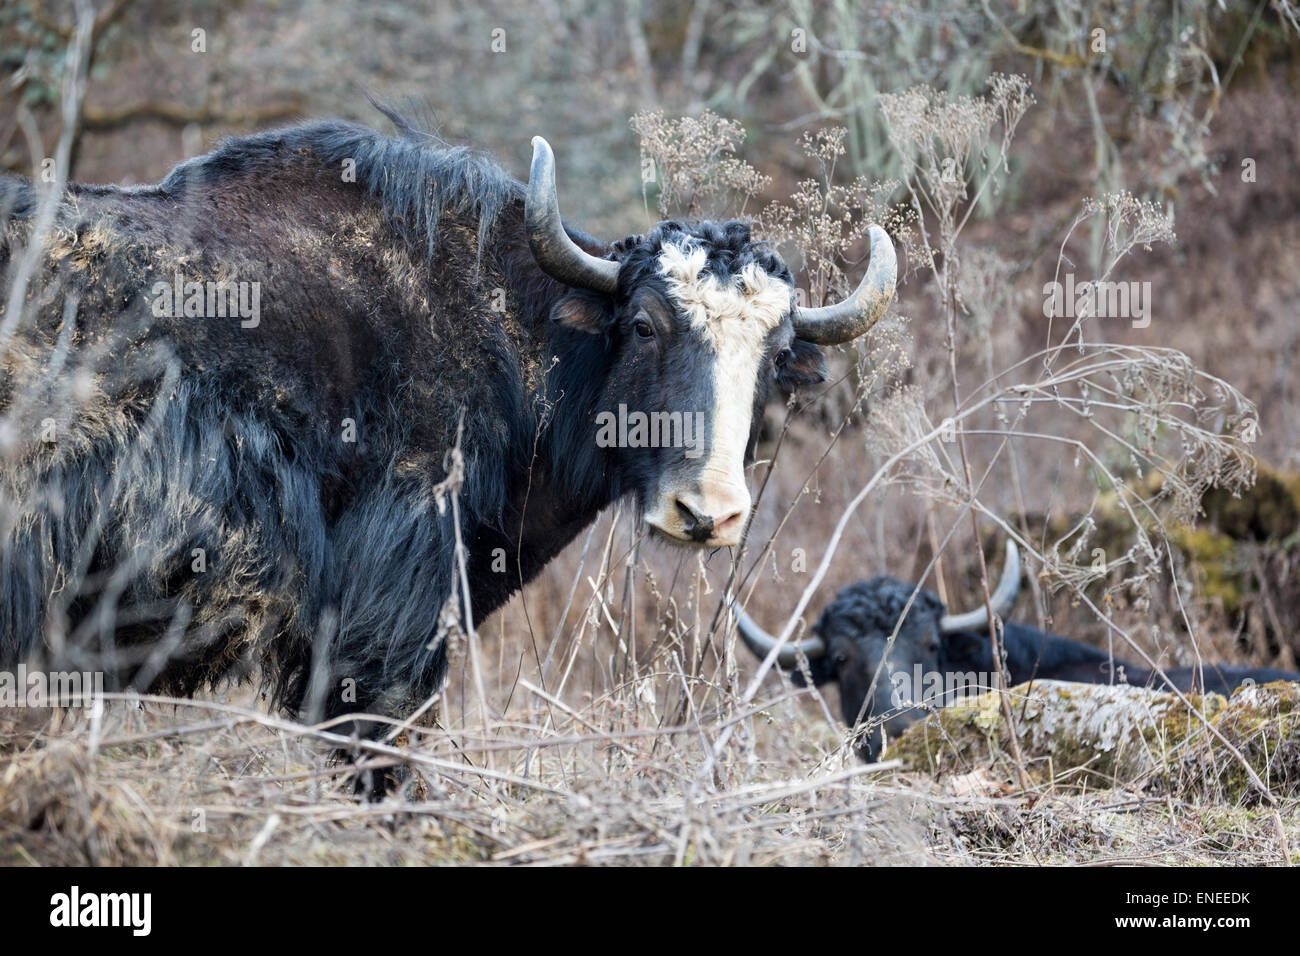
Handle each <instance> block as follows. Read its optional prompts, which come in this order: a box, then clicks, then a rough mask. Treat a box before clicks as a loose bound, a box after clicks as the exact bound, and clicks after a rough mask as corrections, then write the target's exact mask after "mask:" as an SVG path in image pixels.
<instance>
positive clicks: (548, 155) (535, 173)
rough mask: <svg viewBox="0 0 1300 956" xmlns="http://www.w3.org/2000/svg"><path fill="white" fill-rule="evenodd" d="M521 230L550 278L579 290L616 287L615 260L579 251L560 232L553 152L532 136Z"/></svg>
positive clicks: (611, 288) (602, 289)
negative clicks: (525, 233) (531, 158)
mask: <svg viewBox="0 0 1300 956" xmlns="http://www.w3.org/2000/svg"><path fill="white" fill-rule="evenodd" d="M524 229H525V231H527V233H528V248H529V249H531V250H532V253H533V258H534V259H536V260H537V264H538V265H539V266H541V267H542V271H543V272H545V273H546V274H547V275H548V276H550V277H551V278H552V279H558V280H559V281H560V282H563V283H564V284H565V285H571V286H576V287H578V288H580V289H594V290H595V291H597V292H607V293H608V292H613V291H614V290H615V289H616V288H618V263H617V262H612V261H610V260H609V259H598V258H596V257H595V256H593V255H591V254H590V253H587V252H583V251H582V250H581V249H579V248H578V245H577V243H575V242H574V241H573V240H572V239H570V238H569V234H568V233H567V232H565V231H564V223H563V222H561V221H560V200H559V197H558V196H556V194H555V154H554V153H553V152H551V144H550V143H548V142H547V141H546V140H544V139H542V138H541V137H540V136H534V137H533V165H532V167H531V168H530V169H529V171H528V193H527V195H526V197H525V198H524Z"/></svg>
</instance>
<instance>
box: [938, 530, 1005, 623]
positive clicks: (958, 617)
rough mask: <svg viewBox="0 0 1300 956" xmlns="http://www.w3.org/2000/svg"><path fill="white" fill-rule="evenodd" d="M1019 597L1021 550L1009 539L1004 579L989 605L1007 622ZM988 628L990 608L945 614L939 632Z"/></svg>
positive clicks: (991, 597)
mask: <svg viewBox="0 0 1300 956" xmlns="http://www.w3.org/2000/svg"><path fill="white" fill-rule="evenodd" d="M1019 596H1020V549H1019V548H1017V547H1016V543H1015V542H1014V541H1012V540H1011V539H1010V538H1008V539H1007V559H1006V562H1005V563H1004V564H1003V565H1002V577H1001V578H999V579H998V587H997V590H996V591H994V592H993V594H992V595H991V596H990V599H989V604H991V605H992V606H993V613H994V614H996V615H997V616H998V617H1000V618H1002V619H1003V620H1006V619H1007V617H1008V616H1009V615H1010V614H1011V611H1012V609H1013V608H1014V607H1015V606H1016V598H1018V597H1019ZM988 626H989V611H988V607H980V608H976V609H975V610H974V611H967V612H966V613H965V614H945V615H944V616H943V617H941V618H939V630H940V631H941V632H943V633H945V634H946V633H948V632H949V631H975V630H980V629H982V628H987V627H988Z"/></svg>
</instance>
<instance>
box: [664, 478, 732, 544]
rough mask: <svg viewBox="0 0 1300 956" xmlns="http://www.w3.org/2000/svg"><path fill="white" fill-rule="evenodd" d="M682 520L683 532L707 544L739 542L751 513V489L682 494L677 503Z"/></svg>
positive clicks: (688, 536)
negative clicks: (746, 516)
mask: <svg viewBox="0 0 1300 956" xmlns="http://www.w3.org/2000/svg"><path fill="white" fill-rule="evenodd" d="M673 503H674V504H675V505H676V506H677V514H678V515H679V516H680V518H681V522H682V525H681V527H682V534H683V535H684V536H685V537H687V538H690V539H691V540H692V541H696V542H699V543H700V544H703V543H705V542H707V541H710V540H711V539H712V540H716V541H717V543H719V544H736V543H737V542H739V541H740V531H741V528H742V527H743V525H744V523H745V515H746V514H748V512H749V492H748V491H746V492H744V494H743V495H741V494H740V493H739V492H737V491H734V490H732V489H727V490H726V491H725V492H721V493H714V494H712V495H679V496H678V497H677V499H676V500H675V501H674V502H673Z"/></svg>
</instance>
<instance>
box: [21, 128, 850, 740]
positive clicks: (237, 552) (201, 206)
mask: <svg viewBox="0 0 1300 956" xmlns="http://www.w3.org/2000/svg"><path fill="white" fill-rule="evenodd" d="M393 119H394V120H395V122H396V123H397V125H398V128H399V130H401V131H402V133H403V135H402V136H401V137H399V138H393V137H388V136H383V135H381V134H378V133H376V132H374V131H372V130H369V129H365V128H363V127H359V126H354V125H350V124H344V123H318V124H313V125H308V126H302V127H298V128H293V129H288V130H280V131H276V132H268V133H261V134H258V135H255V136H250V137H246V138H241V139H233V140H227V141H224V142H223V143H222V144H220V145H219V146H218V148H217V149H216V150H215V151H214V152H212V153H210V154H209V155H207V156H203V157H200V158H197V159H194V160H191V161H189V162H186V163H184V164H182V165H181V166H178V167H177V168H176V169H175V170H173V172H172V173H171V174H170V175H168V176H167V178H166V179H164V180H163V182H161V183H160V184H158V185H157V186H147V187H133V188H118V187H111V186H70V187H69V188H68V191H67V195H66V196H65V197H64V199H63V202H62V203H61V206H60V208H59V213H58V222H57V228H56V230H55V231H54V233H53V234H52V235H51V236H50V237H49V239H48V240H47V243H46V248H45V250H44V255H43V258H42V259H41V264H40V268H39V270H38V274H37V276H36V281H35V282H34V283H33V285H32V288H31V291H30V293H29V300H30V303H31V305H30V309H29V321H26V322H24V323H23V324H21V325H20V327H19V328H18V329H16V331H15V335H14V339H13V341H12V343H11V360H10V361H9V363H8V364H7V365H6V368H5V371H4V373H3V376H0V408H2V409H3V411H4V413H5V415H6V418H7V423H8V424H9V425H12V427H13V434H12V435H11V439H12V440H10V441H9V443H8V445H7V448H8V451H7V452H6V454H5V457H4V459H3V464H2V468H0V505H3V508H2V509H0V593H3V605H2V606H0V665H6V664H12V663H13V662H15V661H18V660H22V659H43V660H44V661H46V662H47V663H48V664H49V665H50V666H68V667H74V666H75V667H76V669H78V670H80V669H85V668H86V667H93V668H96V669H104V670H106V671H108V680H109V682H110V684H113V685H115V686H134V687H136V688H138V689H141V690H144V689H157V690H163V691H168V692H178V693H190V692H193V691H194V690H196V689H197V688H199V687H202V686H205V685H208V684H211V683H213V682H216V681H219V680H221V679H222V678H224V677H227V676H229V675H231V674H238V673H241V672H243V671H244V670H246V669H247V668H248V667H249V666H250V665H251V664H253V663H258V662H260V663H261V665H262V669H263V673H264V674H265V676H266V678H267V680H268V681H269V682H270V685H271V690H272V692H273V695H274V699H275V701H276V702H277V703H278V704H280V705H282V706H284V707H285V708H287V709H289V710H291V711H297V712H306V713H307V714H308V715H309V716H312V717H316V716H335V715H339V714H346V713H355V712H361V711H367V712H379V713H386V714H401V713H404V712H405V710H406V709H407V708H409V707H410V706H411V705H412V704H414V703H416V702H419V701H422V700H423V699H425V698H426V697H427V696H428V695H429V694H430V693H431V692H432V691H433V690H435V689H436V688H437V687H438V686H439V685H440V682H441V681H442V679H443V676H444V674H445V671H446V666H447V662H446V652H445V641H443V640H441V639H439V637H440V631H439V628H438V623H439V619H440V614H441V612H442V611H443V609H444V606H445V605H447V604H448V602H449V600H450V599H452V597H453V593H454V592H453V581H454V571H455V547H456V529H455V528H454V527H453V525H452V520H453V519H452V515H453V509H452V495H455V496H456V500H455V505H456V508H457V509H458V513H459V515H460V529H459V530H460V534H461V537H462V539H463V540H464V541H465V543H466V545H467V547H468V553H469V558H468V561H469V578H470V582H471V592H472V593H471V598H472V602H471V604H472V611H473V614H474V616H475V618H476V619H481V618H483V617H484V616H485V615H487V614H489V613H491V612H492V611H493V610H494V609H495V608H497V607H498V606H500V604H501V603H502V602H504V601H505V600H506V599H507V598H508V597H509V596H510V594H511V593H513V592H514V591H515V590H517V589H518V588H519V587H520V586H522V584H523V583H524V582H526V581H528V580H529V579H530V578H532V577H533V576H534V575H535V574H536V573H537V572H538V571H539V570H540V569H541V568H542V567H543V566H544V565H545V563H546V562H547V561H548V560H550V558H551V557H552V556H554V555H555V554H556V553H557V552H558V551H559V550H560V549H561V548H562V547H563V546H564V545H565V544H566V543H567V542H568V541H569V540H571V539H572V537H573V536H574V535H575V534H576V533H577V532H578V530H580V529H581V528H582V527H583V526H585V525H586V524H588V523H589V522H590V521H591V520H592V519H593V518H594V517H595V515H596V513H597V512H598V511H599V509H601V508H602V507H604V506H606V505H607V504H609V503H610V502H611V501H613V500H614V499H616V498H618V497H620V496H622V495H632V496H633V497H635V498H636V499H637V500H638V501H639V502H641V503H644V501H645V500H646V497H647V496H648V495H651V494H653V493H654V489H655V487H656V482H657V481H659V480H660V479H661V478H662V476H663V475H664V474H665V473H666V472H668V471H670V470H672V469H674V468H676V469H682V468H686V467H688V466H690V465H691V463H690V462H685V461H683V460H682V457H681V450H680V449H647V450H639V451H630V450H626V449H602V448H599V447H597V445H596V443H595V442H594V440H593V435H594V425H593V420H594V416H595V413H596V411H597V410H598V409H602V408H614V407H616V406H617V404H618V402H619V401H626V402H627V403H628V404H629V405H630V406H632V407H636V408H642V409H657V408H664V409H673V408H688V409H708V408H710V407H712V401H711V391H710V390H711V389H712V388H713V387H714V386H713V383H712V382H711V381H708V380H707V376H701V375H699V374H698V355H699V354H700V352H701V351H702V349H701V346H700V343H699V342H698V341H692V340H691V339H690V336H689V334H688V333H687V330H686V329H685V327H684V326H683V325H682V324H681V322H680V317H677V316H675V315H674V314H672V310H671V309H668V313H669V314H668V318H667V320H666V321H667V323H668V326H667V332H668V333H669V335H668V344H667V345H665V346H664V348H663V350H662V351H661V352H660V353H658V354H657V357H655V356H651V355H650V354H649V353H646V352H645V351H644V350H640V351H638V350H637V348H636V347H635V343H634V342H632V341H631V339H630V333H629V326H630V318H629V316H628V310H629V308H630V307H631V304H632V303H633V302H634V301H635V302H643V301H646V300H648V299H657V300H664V299H665V291H664V287H663V284H662V281H661V280H660V279H659V278H658V277H657V275H655V270H654V264H655V257H656V254H657V250H658V249H659V248H660V247H661V245H662V244H663V242H665V241H679V240H681V239H682V238H683V237H685V236H690V237H692V239H693V241H695V242H698V243H702V244H704V245H705V246H707V247H708V248H709V250H710V255H709V265H708V268H709V269H710V270H712V271H713V272H714V273H716V274H717V275H720V276H727V275H729V274H731V273H733V272H734V271H736V270H738V269H740V268H741V267H743V265H744V264H745V263H747V262H750V261H758V262H760V263H761V264H762V265H763V266H764V268H766V269H767V270H768V271H769V272H771V273H772V274H774V275H777V276H780V277H781V278H783V279H785V280H786V281H789V279H790V274H789V271H788V270H787V269H786V268H785V266H784V264H782V263H781V262H780V260H779V259H778V258H777V257H776V256H775V255H773V254H772V253H771V252H770V251H769V250H767V249H766V248H765V247H763V246H761V245H759V244H756V243H753V242H751V240H750V236H749V230H748V227H747V226H746V225H744V224H742V223H736V222H732V223H724V224H715V223H702V224H697V225H693V226H692V225H686V224H682V223H676V222H669V223H663V224H660V225H659V226H658V227H657V228H656V229H655V230H654V231H653V232H652V233H651V234H649V235H648V236H645V237H640V236H636V237H631V238H629V239H625V240H623V241H622V242H620V243H617V244H615V245H613V246H609V247H607V246H604V245H603V244H602V243H600V242H599V241H598V240H595V239H592V238H591V237H588V236H584V235H582V234H580V233H577V232H574V233H573V235H574V238H575V240H576V241H578V242H579V243H580V244H581V245H583V246H584V247H585V248H587V249H588V250H589V251H591V252H593V253H594V254H597V255H607V256H610V257H613V258H615V259H617V260H620V261H621V262H622V273H623V275H622V279H621V281H620V291H619V293H618V295H617V296H616V297H608V296H600V295H595V294H592V293H589V292H580V291H575V290H572V289H568V288H566V287H564V286H561V285H560V284H558V283H556V282H555V281H553V280H552V279H550V278H549V277H547V276H546V275H545V274H544V273H543V272H542V271H541V270H540V269H539V268H538V266H537V265H536V263H535V262H534V261H533V259H532V257H531V255H530V254H529V251H528V245H527V242H526V238H525V235H524V232H523V204H522V196H523V188H522V187H521V185H520V184H519V183H517V182H515V181H514V180H512V179H511V178H510V177H509V176H508V175H507V174H506V173H505V172H504V171H503V170H502V169H501V168H500V167H499V166H498V165H497V164H496V163H495V162H494V161H493V160H492V159H490V158H489V157H487V156H484V155H482V154H480V153H477V152H475V151H472V150H468V149H463V148H450V147H447V146H445V145H443V144H441V143H439V142H437V141H435V140H433V139H432V138H430V137H429V136H427V135H424V134H421V133H418V132H416V131H414V130H412V129H411V128H410V127H409V125H408V124H405V123H404V122H403V121H401V119H400V118H399V117H393ZM36 203H37V199H36V194H35V191H34V190H33V188H32V187H31V185H30V184H28V183H25V182H21V181H16V180H0V217H4V218H3V221H2V222H0V225H2V226H3V230H2V231H0V269H4V270H5V271H6V272H7V273H8V282H12V281H13V279H14V275H15V274H16V269H15V268H13V266H15V265H16V264H17V263H18V261H19V260H20V258H21V256H22V251H23V248H24V246H25V244H26V242H27V241H28V238H29V232H30V229H31V223H32V219H33V214H34V211H35V209H36ZM175 275H179V276H181V278H182V279H183V280H186V281H206V280H216V279H232V280H235V281H250V282H253V281H255V282H258V283H260V290H261V292H260V295H261V316H260V322H259V323H258V324H256V325H255V326H254V327H242V326H241V323H240V319H239V318H194V317H190V318H184V317H172V316H165V315H164V316H159V315H157V314H155V311H154V306H155V305H156V300H155V292H154V284H155V283H156V282H163V283H170V282H171V281H172V280H173V277H174V276H175ZM6 287H8V283H6ZM662 306H663V303H662V302H660V307H662ZM556 317H563V319H564V321H557V320H556ZM575 317H576V318H575ZM674 320H678V324H677V325H673V324H672V323H673V321H674ZM823 374H824V366H823V364H822V358H821V354H820V352H819V351H818V350H817V349H816V347H815V346H812V345H809V344H808V343H801V342H796V341H795V340H794V338H793V330H792V326H791V324H790V322H789V320H788V318H787V320H786V321H785V322H784V323H783V324H782V325H781V326H780V327H778V328H777V329H775V330H773V331H772V333H770V335H769V339H768V362H767V364H766V365H765V367H764V368H763V369H762V370H761V373H760V385H759V388H758V390H757V393H756V394H755V396H754V401H755V404H756V406H757V405H761V403H762V401H763V400H764V398H765V397H766V394H767V391H768V388H769V386H770V385H776V386H777V387H779V388H783V389H791V388H794V387H798V386H799V385H803V384H808V383H810V382H814V381H819V380H820V379H821V376H822V375H823ZM759 420H761V416H755V430H756V429H757V422H758V421H759ZM51 422H52V423H53V424H52V426H51V425H50V423H51ZM47 426H49V427H47ZM51 429H52V430H51ZM458 435H459V436H460V437H459V439H458ZM751 437H752V436H751ZM458 441H459V448H460V451H461V453H462V455H463V459H464V471H463V485H461V486H460V487H459V488H458V489H456V488H450V487H445V486H442V485H440V482H442V481H443V480H444V479H445V478H446V477H447V475H448V468H449V466H450V465H451V459H450V457H449V453H450V450H451V449H452V448H453V446H456V445H457V443H458ZM498 549H501V550H500V551H498ZM502 553H504V554H505V555H506V556H507V558H506V560H505V562H504V563H505V565H506V568H507V569H506V570H505V571H504V572H503V571H502V570H501V565H502V561H501V560H500V556H501V554H502ZM453 607H455V605H453Z"/></svg>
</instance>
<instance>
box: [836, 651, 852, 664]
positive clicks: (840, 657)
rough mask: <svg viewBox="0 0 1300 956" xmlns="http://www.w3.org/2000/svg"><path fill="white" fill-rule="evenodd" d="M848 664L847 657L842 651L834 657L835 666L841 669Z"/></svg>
mask: <svg viewBox="0 0 1300 956" xmlns="http://www.w3.org/2000/svg"><path fill="white" fill-rule="evenodd" d="M848 662H849V657H848V655H847V654H845V653H844V652H843V651H840V652H839V653H838V654H836V655H835V664H836V666H838V667H843V666H844V665H845V664H847V663H848Z"/></svg>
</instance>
